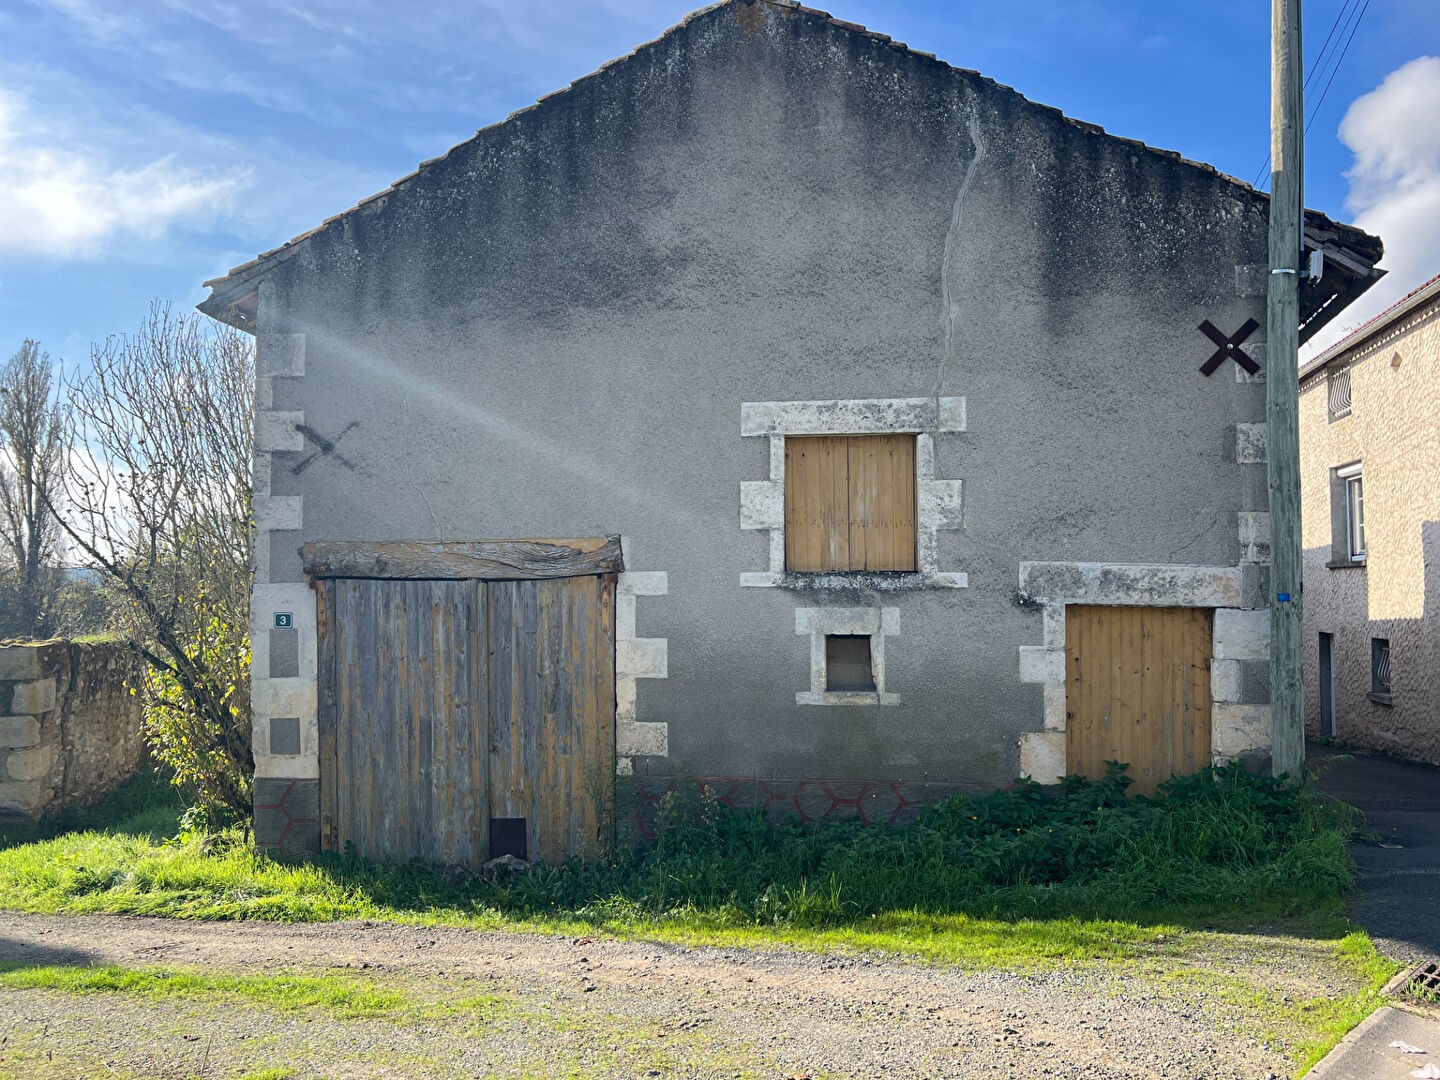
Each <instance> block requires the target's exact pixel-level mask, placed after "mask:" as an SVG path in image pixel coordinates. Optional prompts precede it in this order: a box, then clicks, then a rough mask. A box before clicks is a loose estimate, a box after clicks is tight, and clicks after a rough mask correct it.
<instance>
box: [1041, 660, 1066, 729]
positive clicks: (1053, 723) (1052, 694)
mask: <svg viewBox="0 0 1440 1080" xmlns="http://www.w3.org/2000/svg"><path fill="white" fill-rule="evenodd" d="M1058 655H1059V656H1060V658H1061V678H1060V680H1059V681H1058V682H1056V681H1055V680H1053V679H1052V680H1051V681H1050V682H1047V683H1046V684H1045V730H1046V731H1064V730H1065V721H1066V717H1067V714H1066V712H1065V679H1064V658H1065V654H1064V653H1060V654H1058Z"/></svg>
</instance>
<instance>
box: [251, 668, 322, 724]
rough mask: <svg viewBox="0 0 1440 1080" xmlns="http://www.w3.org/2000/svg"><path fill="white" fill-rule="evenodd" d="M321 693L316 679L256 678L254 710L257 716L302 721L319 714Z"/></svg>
mask: <svg viewBox="0 0 1440 1080" xmlns="http://www.w3.org/2000/svg"><path fill="white" fill-rule="evenodd" d="M317 702H318V691H317V688H316V682H315V680H314V679H307V678H303V677H302V678H293V679H267V678H263V677H259V676H256V677H253V678H252V679H251V688H250V708H251V710H252V711H253V712H254V714H255V715H256V716H257V717H274V716H298V717H300V719H301V720H305V719H307V718H309V719H313V718H314V716H315V715H316V704H317Z"/></svg>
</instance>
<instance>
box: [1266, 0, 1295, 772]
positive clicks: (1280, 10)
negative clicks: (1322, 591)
mask: <svg viewBox="0 0 1440 1080" xmlns="http://www.w3.org/2000/svg"><path fill="white" fill-rule="evenodd" d="M1303 60H1304V54H1303V53H1302V51H1301V48H1300V0H1271V70H1270V153H1271V160H1272V161H1273V162H1274V171H1273V172H1272V173H1271V174H1270V176H1271V183H1270V290H1269V302H1268V305H1267V311H1266V316H1267V320H1266V331H1265V333H1266V345H1265V358H1266V363H1265V388H1266V393H1265V419H1266V422H1267V425H1268V429H1267V432H1266V434H1267V446H1268V450H1267V454H1266V461H1267V462H1268V464H1267V473H1268V480H1269V489H1270V745H1271V753H1272V755H1273V756H1272V771H1273V772H1274V774H1275V775H1276V776H1280V775H1281V774H1283V773H1289V774H1290V776H1291V777H1292V778H1298V777H1299V776H1300V772H1301V766H1302V765H1303V764H1304V762H1305V720H1304V713H1303V710H1302V700H1303V699H1302V695H1301V686H1300V604H1301V592H1300V588H1301V582H1300V427H1299V400H1300V386H1299V353H1300V330H1299V326H1300V310H1299V309H1300V302H1299V284H1300V263H1301V244H1302V237H1303V236H1304V232H1303V230H1304V213H1305V209H1304V201H1303V200H1304V174H1305V166H1304V115H1305V113H1304V99H1303V96H1302V95H1303V91H1302V85H1303V84H1302V81H1301V74H1302V68H1301V65H1302V63H1303Z"/></svg>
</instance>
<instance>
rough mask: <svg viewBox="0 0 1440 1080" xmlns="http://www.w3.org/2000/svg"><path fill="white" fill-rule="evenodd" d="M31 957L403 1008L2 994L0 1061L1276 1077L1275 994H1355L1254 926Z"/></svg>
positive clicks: (18, 935) (112, 931)
mask: <svg viewBox="0 0 1440 1080" xmlns="http://www.w3.org/2000/svg"><path fill="white" fill-rule="evenodd" d="M32 965H33V966H42V965H66V966H75V965H118V966H121V967H125V968H130V969H137V968H138V969H143V968H153V967H157V966H158V967H164V968H167V969H171V970H177V969H178V970H195V971H201V972H205V973H209V974H212V975H220V974H228V973H234V972H252V973H264V974H275V973H277V972H289V973H303V974H312V975H313V974H322V975H324V974H332V975H342V976H343V977H344V978H345V979H347V980H349V981H351V982H352V983H354V984H355V985H361V986H368V987H374V988H380V989H391V990H399V991H402V992H403V993H405V994H407V995H410V997H411V998H413V1000H414V1001H415V1002H417V1003H418V1011H417V1010H416V1009H412V1010H410V1011H409V1012H408V1013H406V1014H404V1015H399V1014H397V1015H394V1016H379V1017H368V1018H365V1019H348V1020H347V1019H339V1018H337V1017H336V1016H335V1015H334V1014H333V1013H325V1012H323V1011H319V1010H310V1011H308V1012H297V1011H295V1010H290V1011H286V1010H284V1009H277V1008H269V1007H266V1005H265V1004H264V1002H263V1001H259V1002H257V1001H253V1000H244V999H237V998H227V997H225V996H223V995H219V996H217V995H211V996H209V997H204V996H201V997H199V998H168V999H164V1000H157V999H155V998H153V997H147V996H145V995H143V994H135V993H125V992H103V993H72V992H63V991H58V990H53V989H45V990H37V989H24V990H21V989H14V988H6V989H0V1040H3V1042H0V1070H3V1072H4V1075H7V1076H8V1075H24V1076H26V1077H37V1076H40V1077H43V1076H65V1077H70V1076H115V1075H121V1076H145V1077H176V1078H179V1077H196V1076H205V1077H242V1076H246V1075H250V1074H252V1073H255V1072H257V1071H259V1070H261V1069H264V1068H272V1069H276V1070H278V1071H277V1072H275V1073H272V1074H271V1075H272V1076H286V1077H296V1078H299V1077H312V1076H325V1077H351V1076H367V1077H370V1076H373V1077H382V1076H385V1077H401V1076H403V1077H432V1076H433V1077H452V1076H453V1077H481V1076H484V1077H488V1076H496V1077H512V1076H513V1077H527V1076H534V1077H541V1076H545V1077H552V1076H615V1077H632V1076H639V1077H643V1076H662V1077H777V1078H790V1077H811V1078H813V1080H820V1078H821V1077H874V1076H894V1077H966V1078H980V1077H1014V1078H1017V1080H1018V1078H1020V1077H1025V1078H1031V1077H1097V1078H1099V1077H1104V1078H1111V1080H1118V1078H1129V1077H1136V1078H1139V1077H1217V1078H1219V1077H1258V1078H1265V1077H1280V1076H1287V1077H1288V1076H1290V1075H1293V1073H1294V1070H1295V1063H1294V1060H1293V1057H1292V1055H1293V1053H1294V1049H1295V1044H1296V1042H1297V1041H1298V1040H1299V1039H1300V1038H1302V1037H1303V1035H1304V1033H1303V1031H1301V1030H1300V1029H1299V1028H1298V1027H1295V1026H1294V1025H1293V1024H1291V1023H1290V1022H1289V1021H1287V1020H1286V1018H1285V1016H1284V1014H1283V1012H1277V1010H1276V1009H1275V1008H1274V1006H1275V1005H1276V1004H1277V1003H1280V1002H1282V1001H1284V1000H1287V999H1291V998H1298V997H1309V996H1323V995H1339V994H1343V993H1348V992H1352V991H1353V990H1355V989H1356V988H1357V987H1356V986H1355V985H1352V977H1350V976H1347V975H1346V974H1345V973H1344V972H1343V969H1341V968H1340V966H1339V965H1337V964H1336V963H1335V962H1334V960H1333V950H1332V949H1331V948H1330V947H1328V946H1326V944H1325V943H1323V942H1321V943H1315V942H1306V941H1304V940H1300V939H1291V938H1263V937H1254V936H1249V935H1220V934H1186V935H1184V940H1183V941H1174V942H1172V943H1171V944H1168V945H1161V946H1158V947H1157V948H1156V950H1155V952H1154V954H1153V955H1149V956H1144V957H1140V958H1138V959H1136V960H1134V961H1129V962H1126V963H1125V964H1123V965H1121V964H1109V965H1105V964H1100V963H1090V964H1086V965H1084V966H1058V967H1055V968H1052V969H1049V970H1046V971H1041V972H1032V973H1016V972H1002V971H963V970H958V969H955V968H950V967H940V966H927V965H923V964H919V963H912V962H907V961H904V960H897V959H893V958H877V957H874V956H866V955H831V956H822V955H814V954H808V953H801V952H789V951H786V952H757V951H749V950H741V949H715V948H696V949H690V948H684V947H679V946H673V945H657V944H654V943H646V942H623V941H612V940H593V941H592V940H589V939H585V938H580V939H573V938H571V939H566V938H557V937H538V936H524V935H516V934H501V933H480V932H475V931H467V930H458V929H440V928H429V927H414V926H397V925H390V924H371V923H325V924H305V925H285V924H270V923H200V922H180V921H173V920H163V919H140V918H122V917H111V916H81V917H46V916H34V915H22V914H16V913H9V912H0V967H3V968H5V969H7V970H12V971H13V970H15V969H17V968H24V967H28V966H32ZM1267 995H1268V996H1267ZM427 1010H428V1011H427Z"/></svg>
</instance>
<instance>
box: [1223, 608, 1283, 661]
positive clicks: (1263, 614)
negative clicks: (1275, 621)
mask: <svg viewBox="0 0 1440 1080" xmlns="http://www.w3.org/2000/svg"><path fill="white" fill-rule="evenodd" d="M1269 656H1270V612H1269V611H1268V610H1267V609H1264V608H1261V609H1260V610H1258V611H1240V610H1239V609H1237V608H1217V609H1216V611H1215V657H1216V659H1218V660H1265V659H1268V658H1269Z"/></svg>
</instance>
